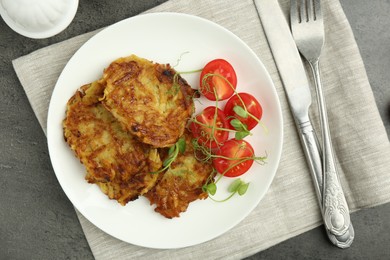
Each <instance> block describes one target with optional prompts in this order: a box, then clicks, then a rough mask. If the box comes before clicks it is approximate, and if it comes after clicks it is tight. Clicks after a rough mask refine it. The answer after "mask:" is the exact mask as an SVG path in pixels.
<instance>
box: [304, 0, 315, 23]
mask: <svg viewBox="0 0 390 260" xmlns="http://www.w3.org/2000/svg"><path fill="white" fill-rule="evenodd" d="M306 9H307V21H312V20H315V19H316V18H315V10H314V2H313V0H307V1H306Z"/></svg>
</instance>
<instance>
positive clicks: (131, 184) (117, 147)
mask: <svg viewBox="0 0 390 260" xmlns="http://www.w3.org/2000/svg"><path fill="white" fill-rule="evenodd" d="M196 93H197V92H196V90H194V89H192V88H191V87H190V86H189V85H188V83H187V82H186V81H185V80H184V79H183V78H182V77H180V75H179V74H177V72H176V71H175V70H174V69H173V68H172V67H171V66H170V65H169V64H158V63H153V62H151V61H149V60H146V59H143V58H139V57H137V56H135V55H131V56H129V57H125V58H119V59H117V60H115V61H113V62H112V63H111V64H110V65H109V66H108V67H107V68H106V69H105V70H104V73H103V76H102V78H101V79H99V80H97V81H95V82H92V83H90V84H87V85H84V86H82V87H81V88H80V89H78V90H77V91H76V93H75V94H74V95H73V96H72V97H71V98H70V100H69V101H68V103H67V110H66V117H65V119H64V121H63V128H64V137H65V140H66V142H67V143H68V144H69V146H70V148H71V149H72V150H73V151H74V152H75V155H76V157H77V158H79V159H80V162H81V163H82V164H84V166H85V167H86V170H87V173H86V177H85V178H86V180H87V181H88V182H89V183H95V184H97V185H98V186H99V187H100V189H101V190H102V191H103V192H104V193H105V194H107V196H108V197H109V198H110V199H115V200H117V201H118V202H119V203H120V204H122V205H125V204H126V203H127V202H129V201H132V200H135V199H137V198H138V197H139V196H141V195H143V196H145V197H146V198H148V199H149V200H150V203H151V204H155V205H156V207H155V211H157V212H159V213H160V214H162V215H164V216H165V217H167V218H173V217H179V214H180V213H181V212H184V211H186V209H187V207H188V205H189V203H190V202H192V201H194V200H197V199H204V198H207V193H205V192H203V190H202V186H203V185H204V184H205V183H206V182H207V180H208V178H209V177H210V176H211V175H212V174H213V170H212V166H211V165H210V164H207V163H202V162H199V161H198V160H196V158H195V156H194V148H193V147H192V142H191V139H192V137H191V134H190V133H188V131H187V129H186V126H187V122H188V120H189V119H190V118H191V115H192V113H193V112H194V102H193V98H194V96H196ZM181 137H183V138H185V140H186V150H185V152H184V153H183V154H182V153H180V154H179V155H178V157H177V158H176V160H175V161H174V162H173V163H172V164H171V166H170V167H169V168H168V169H167V170H165V171H160V169H161V168H162V167H163V165H162V164H163V163H162V162H163V161H164V160H165V159H166V157H167V156H168V152H167V150H168V149H169V148H170V147H172V146H174V145H175V144H176V142H177V141H178V140H179V138H181ZM157 172H158V173H157ZM211 177H212V176H211Z"/></svg>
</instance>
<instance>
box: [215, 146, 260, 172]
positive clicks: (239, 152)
mask: <svg viewBox="0 0 390 260" xmlns="http://www.w3.org/2000/svg"><path fill="white" fill-rule="evenodd" d="M216 155H218V156H223V157H225V158H218V157H217V158H215V159H214V160H213V166H214V168H215V169H216V170H217V172H219V173H220V174H222V175H224V176H227V177H237V176H240V175H242V174H244V173H246V172H247V171H248V170H249V169H250V167H251V166H252V164H253V157H254V150H253V147H252V146H251V145H250V144H249V143H248V142H247V141H245V140H236V139H231V140H228V141H226V142H225V143H224V144H223V145H222V146H221V148H220V149H218V150H217V152H216ZM227 158H229V159H227Z"/></svg>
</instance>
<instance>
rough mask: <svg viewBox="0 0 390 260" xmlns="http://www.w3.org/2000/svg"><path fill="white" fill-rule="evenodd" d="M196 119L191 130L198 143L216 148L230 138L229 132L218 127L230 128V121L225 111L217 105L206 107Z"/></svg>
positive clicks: (191, 125)
mask: <svg viewBox="0 0 390 260" xmlns="http://www.w3.org/2000/svg"><path fill="white" fill-rule="evenodd" d="M195 120H196V121H197V122H195V121H193V122H191V124H190V130H191V132H192V135H193V136H194V137H195V138H198V143H199V144H201V145H203V146H205V147H207V148H210V149H214V148H217V147H219V146H221V145H222V143H223V142H225V141H226V140H227V139H228V138H229V132H228V131H225V130H221V129H215V127H217V128H225V129H228V128H229V126H228V122H227V119H226V115H225V113H224V112H223V111H222V110H221V109H219V108H217V107H215V106H209V107H206V108H205V109H204V110H203V111H202V112H201V113H200V114H198V115H196V117H195Z"/></svg>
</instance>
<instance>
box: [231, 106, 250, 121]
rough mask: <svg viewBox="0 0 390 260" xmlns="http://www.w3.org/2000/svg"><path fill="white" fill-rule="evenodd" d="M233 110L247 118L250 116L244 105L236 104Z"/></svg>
mask: <svg viewBox="0 0 390 260" xmlns="http://www.w3.org/2000/svg"><path fill="white" fill-rule="evenodd" d="M233 111H234V112H235V113H236V114H237V115H239V116H240V117H242V118H247V117H248V112H247V111H246V110H245V109H244V108H243V107H242V106H239V105H236V106H234V107H233Z"/></svg>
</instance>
